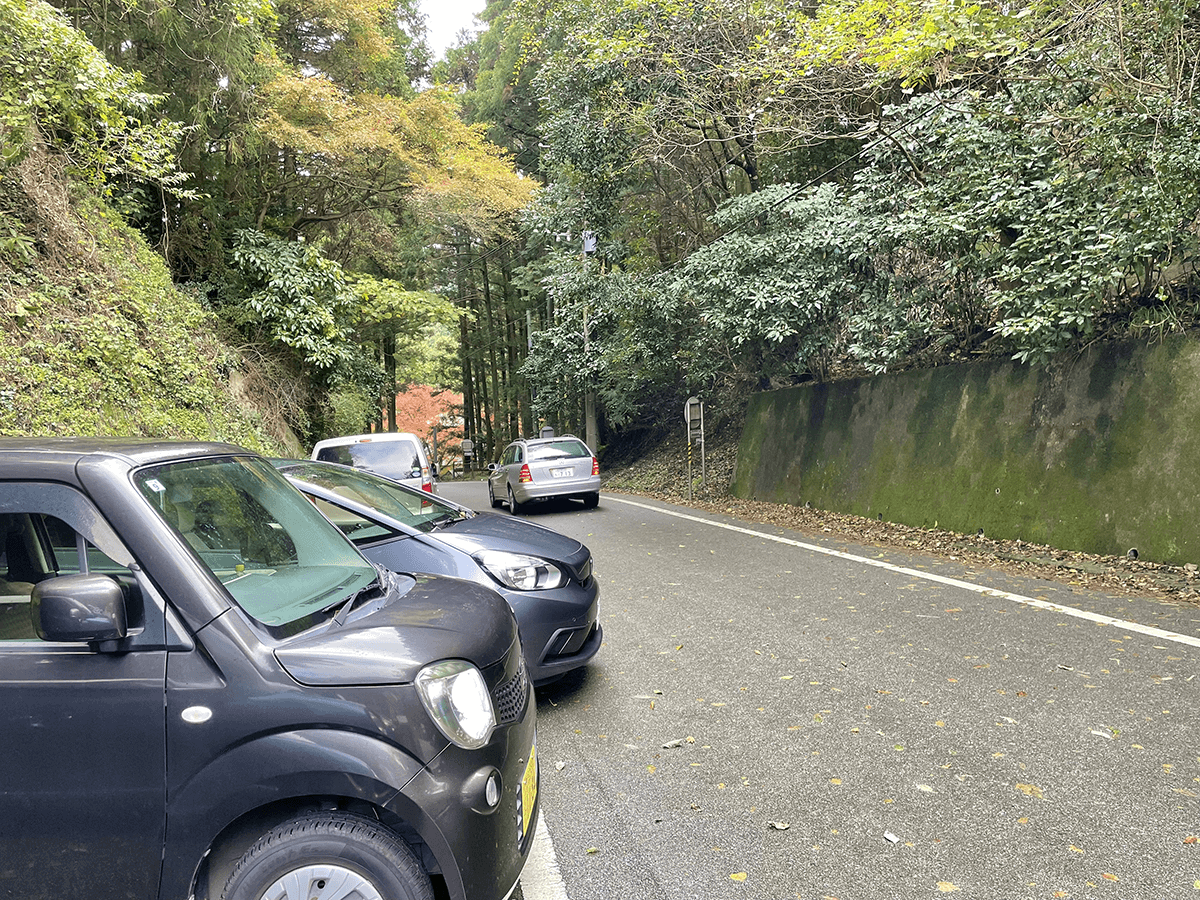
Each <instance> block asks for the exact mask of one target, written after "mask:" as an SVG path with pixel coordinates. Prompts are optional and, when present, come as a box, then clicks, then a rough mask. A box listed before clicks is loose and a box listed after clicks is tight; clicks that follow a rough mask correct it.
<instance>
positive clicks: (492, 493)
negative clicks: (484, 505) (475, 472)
mask: <svg viewBox="0 0 1200 900" xmlns="http://www.w3.org/2000/svg"><path fill="white" fill-rule="evenodd" d="M488 502H489V503H491V504H492V509H496V508H498V507H501V506H503V505H504V504H503V503H502V502H501V501H499V500H497V499H496V492H495V491H494V490H492V483H491V482H490V481H489V482H488Z"/></svg>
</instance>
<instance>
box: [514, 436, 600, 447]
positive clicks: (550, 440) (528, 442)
mask: <svg viewBox="0 0 1200 900" xmlns="http://www.w3.org/2000/svg"><path fill="white" fill-rule="evenodd" d="M555 441H579V443H581V444H583V445H584V446H585V447H586V446H587V444H586V443H585V442H584V440H583V438H581V437H579V435H577V434H556V435H554V437H545V438H544V437H536V438H517V439H516V440H515V441H513V443H514V444H524V445H525V446H526V447H528V446H530V445H532V444H553V443H554V442H555Z"/></svg>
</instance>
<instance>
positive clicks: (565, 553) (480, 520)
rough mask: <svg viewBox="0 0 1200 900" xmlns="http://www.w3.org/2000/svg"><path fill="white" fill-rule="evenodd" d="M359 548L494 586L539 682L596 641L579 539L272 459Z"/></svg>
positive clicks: (383, 481) (348, 473)
mask: <svg viewBox="0 0 1200 900" xmlns="http://www.w3.org/2000/svg"><path fill="white" fill-rule="evenodd" d="M274 463H275V465H276V466H277V467H278V468H279V470H280V471H281V472H283V473H284V474H285V475H287V476H288V478H289V479H291V481H292V483H293V484H295V485H296V487H298V488H299V489H300V490H301V491H302V492H303V493H304V494H305V495H306V496H307V497H308V498H309V499H310V500H312V501H313V503H315V504H316V506H317V508H318V509H320V510H321V512H323V513H324V514H325V515H326V516H327V517H328V518H329V519H330V521H332V522H333V523H334V524H335V525H337V526H338V527H339V528H340V529H341V530H342V531H343V532H344V533H345V534H346V536H347V537H349V538H350V539H351V540H352V541H354V543H355V545H356V546H357V547H358V548H359V550H361V551H362V553H363V555H364V556H366V557H367V559H369V560H371V561H372V562H374V563H376V564H378V565H381V566H384V567H385V568H387V569H390V570H392V571H393V572H429V573H434V574H439V575H455V576H457V577H459V578H467V579H470V580H472V581H475V582H478V583H479V584H483V585H487V586H488V587H491V588H493V589H494V590H496V591H498V592H499V593H500V595H501V596H503V597H504V599H505V600H507V601H508V604H509V606H511V607H512V609H513V612H514V613H516V616H517V624H518V625H519V626H520V630H521V645H522V646H523V647H524V650H525V661H526V665H527V666H528V668H529V673H530V677H531V678H532V679H533V681H534V683H535V684H546V683H548V682H551V681H554V680H555V679H557V678H559V677H561V676H562V675H564V674H565V673H567V672H570V671H572V670H573V669H578V668H579V667H581V666H584V665H586V664H587V663H588V661H589V660H591V659H592V657H594V656H595V655H596V653H597V651H599V649H600V645H601V643H602V642H603V640H604V631H603V629H602V628H601V626H600V622H599V619H598V614H599V606H600V586H599V584H598V583H597V581H596V576H595V573H594V572H593V571H592V554H591V551H590V550H588V548H587V547H586V546H585V545H583V544H581V543H580V542H579V541H577V540H575V539H573V538H568V537H566V536H565V535H561V534H559V533H558V532H556V531H552V530H551V529H549V528H544V527H542V526H541V525H536V524H534V523H532V522H527V521H524V520H522V519H515V518H513V517H511V516H501V515H493V514H491V513H483V514H478V513H476V512H474V511H473V510H470V509H468V508H467V507H465V506H460V505H458V504H457V503H453V502H451V501H449V500H447V499H445V498H444V497H438V496H432V495H430V494H427V493H424V492H422V491H418V490H415V489H413V488H410V487H407V486H406V485H402V484H399V483H398V482H396V481H393V480H391V479H388V478H384V477H383V476H380V475H375V474H373V473H371V472H365V471H363V470H361V469H352V468H349V467H347V466H339V465H336V464H334V463H322V462H311V461H307V460H274Z"/></svg>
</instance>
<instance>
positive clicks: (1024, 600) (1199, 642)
mask: <svg viewBox="0 0 1200 900" xmlns="http://www.w3.org/2000/svg"><path fill="white" fill-rule="evenodd" d="M606 499H607V500H608V501H610V502H616V503H624V504H626V505H627V506H636V507H638V508H640V509H647V510H650V511H651V512H657V513H662V514H663V515H665V516H674V517H675V518H677V519H686V520H687V521H689V522H699V523H700V524H701V525H711V526H712V527H713V528H724V529H725V530H726V531H736V532H738V533H739V534H747V535H750V536H751V537H757V538H762V539H763V540H767V541H775V542H776V543H778V544H788V545H789V546H792V547H799V548H800V549H802V550H808V551H810V552H812V553H823V554H825V555H826V556H835V557H837V558H838V559H846V560H851V561H852V562H856V563H860V564H862V565H867V566H875V567H876V568H879V569H887V570H888V571H890V572H898V573H900V574H902V575H909V576H911V577H913V578H921V579H924V580H925V581H935V582H937V583H938V584H945V585H949V586H951V587H957V588H962V589H963V590H966V591H972V592H974V593H976V594H982V595H984V596H985V597H999V598H1000V599H1002V600H1010V601H1012V602H1013V603H1020V604H1023V605H1024V606H1033V607H1036V608H1038V609H1046V610H1049V611H1051V612H1057V613H1062V614H1063V615H1066V616H1074V617H1075V618H1077V619H1085V620H1087V621H1089V622H1095V623H1096V624H1097V625H1111V626H1112V627H1114V628H1123V629H1125V630H1126V631H1133V632H1136V633H1137V634H1143V635H1146V636H1147V637H1152V638H1157V639H1158V640H1163V641H1174V642H1175V643H1177V644H1187V645H1188V646H1189V647H1200V637H1192V636H1191V635H1188V634H1176V633H1175V632H1174V631H1166V630H1164V629H1162V628H1155V627H1153V626H1152V625H1139V624H1138V623H1137V622H1130V621H1128V620H1127V619H1115V618H1113V617H1112V616H1105V615H1101V614H1100V613H1094V612H1089V611H1087V610H1085V609H1076V608H1075V607H1073V606H1063V605H1062V604H1060V603H1050V602H1049V601H1047V600H1038V599H1036V598H1034V597H1023V596H1021V595H1020V594H1012V593H1009V592H1008V591H999V590H996V589H995V588H989V587H984V586H983V585H980V584H972V583H971V582H969V581H960V580H959V579H957V578H947V577H945V576H944V575H937V574H934V573H933V572H922V571H920V570H919V569H908V568H905V567H904V566H896V565H892V564H891V563H888V562H884V561H882V560H879V559H868V558H867V557H865V556H855V555H854V554H852V553H843V552H842V551H840V550H830V549H829V548H827V547H820V546H818V545H816V544H808V543H805V542H804V541H794V540H792V539H791V538H785V537H780V536H778V535H774V534H766V533H764V532H762V531H755V530H754V529H752V528H742V527H740V526H738V525H728V524H726V523H725V522H715V521H713V520H712V519H703V518H701V517H700V516H691V515H688V514H687V513H681V512H675V511H674V510H670V509H664V508H662V507H661V506H650V505H649V504H647V503H638V502H637V501H635V500H624V499H622V498H620V497H614V496H613V495H612V494H608V495H606Z"/></svg>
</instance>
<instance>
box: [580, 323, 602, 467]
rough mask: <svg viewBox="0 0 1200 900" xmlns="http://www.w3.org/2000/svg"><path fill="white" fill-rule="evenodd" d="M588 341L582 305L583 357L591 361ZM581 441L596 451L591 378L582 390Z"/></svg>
mask: <svg viewBox="0 0 1200 900" xmlns="http://www.w3.org/2000/svg"><path fill="white" fill-rule="evenodd" d="M589 351H590V343H589V339H588V308H587V306H586V305H585V306H584V307H583V358H584V359H585V360H587V361H588V362H591V353H590V352H589ZM583 428H584V431H583V441H584V443H585V444H587V445H588V447H589V448H590V449H591V451H592V452H593V453H598V452H599V451H598V450H597V449H596V446H597V441H598V439H599V437H600V435H599V434H598V431H599V429H598V428H597V427H596V391H595V389H594V388H593V387H592V384H591V380H590V379H589V380H588V383H587V385H586V387H585V388H584V392H583Z"/></svg>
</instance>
